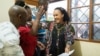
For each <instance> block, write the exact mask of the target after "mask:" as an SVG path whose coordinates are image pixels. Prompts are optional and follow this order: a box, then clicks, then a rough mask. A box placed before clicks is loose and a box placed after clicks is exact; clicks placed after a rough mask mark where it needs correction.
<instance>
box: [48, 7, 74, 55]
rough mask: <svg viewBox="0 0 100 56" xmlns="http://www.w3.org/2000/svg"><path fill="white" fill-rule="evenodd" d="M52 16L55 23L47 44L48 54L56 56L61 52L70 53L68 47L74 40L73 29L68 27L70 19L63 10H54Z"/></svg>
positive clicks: (59, 8)
mask: <svg viewBox="0 0 100 56" xmlns="http://www.w3.org/2000/svg"><path fill="white" fill-rule="evenodd" d="M53 16H54V20H55V21H54V24H53V29H52V32H51V38H50V43H49V44H50V50H49V54H50V55H51V56H57V55H59V54H61V53H63V52H69V51H70V46H71V45H72V44H73V40H74V39H73V36H74V29H73V27H72V26H71V25H70V18H69V16H68V14H67V12H66V11H65V9H64V8H61V7H57V8H55V10H54V13H53Z"/></svg>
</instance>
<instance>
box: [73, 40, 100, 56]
mask: <svg viewBox="0 0 100 56" xmlns="http://www.w3.org/2000/svg"><path fill="white" fill-rule="evenodd" d="M72 48H73V49H75V52H74V53H73V54H72V56H100V43H91V42H84V41H75V44H74V45H73V46H72Z"/></svg>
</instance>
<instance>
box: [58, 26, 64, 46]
mask: <svg viewBox="0 0 100 56" xmlns="http://www.w3.org/2000/svg"><path fill="white" fill-rule="evenodd" d="M64 27H65V25H63V26H59V27H58V26H57V25H56V29H57V42H56V46H57V48H58V44H59V35H60V32H61V30H62V29H63V28H64Z"/></svg>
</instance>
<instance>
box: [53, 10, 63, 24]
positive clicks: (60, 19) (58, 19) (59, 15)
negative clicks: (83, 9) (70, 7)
mask: <svg viewBox="0 0 100 56" xmlns="http://www.w3.org/2000/svg"><path fill="white" fill-rule="evenodd" d="M53 16H54V20H55V23H62V22H63V17H64V15H63V14H62V13H61V11H60V10H58V9H56V10H54V12H53Z"/></svg>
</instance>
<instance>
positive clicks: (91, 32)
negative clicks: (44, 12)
mask: <svg viewBox="0 0 100 56" xmlns="http://www.w3.org/2000/svg"><path fill="white" fill-rule="evenodd" d="M68 4H69V5H68V13H69V15H70V17H71V20H72V22H71V23H72V25H73V27H74V28H75V32H76V34H75V36H76V39H81V40H88V41H100V37H99V36H100V14H99V13H100V0H68Z"/></svg>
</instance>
